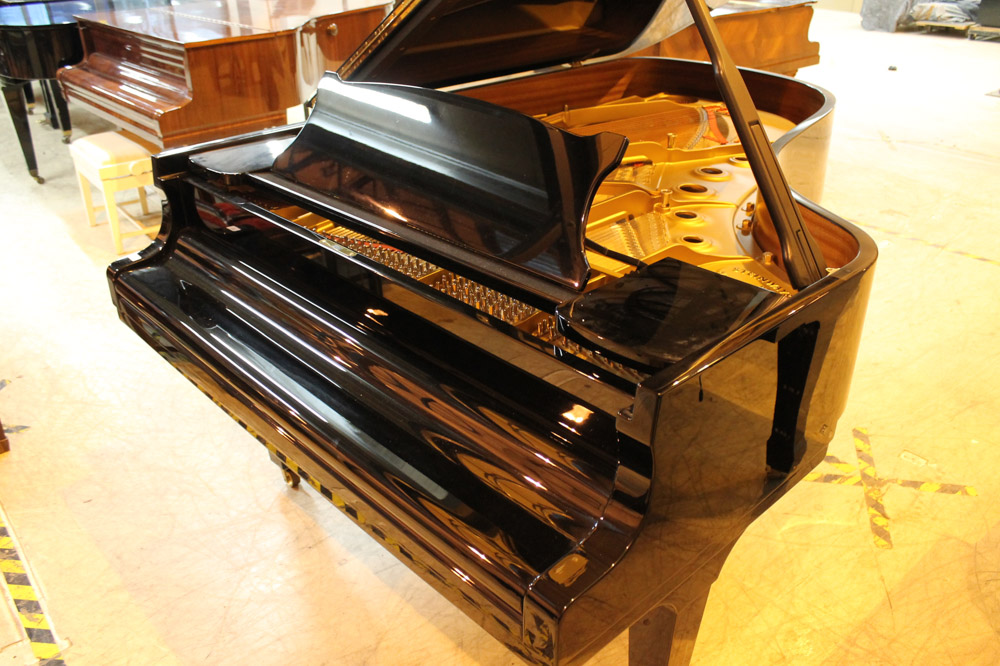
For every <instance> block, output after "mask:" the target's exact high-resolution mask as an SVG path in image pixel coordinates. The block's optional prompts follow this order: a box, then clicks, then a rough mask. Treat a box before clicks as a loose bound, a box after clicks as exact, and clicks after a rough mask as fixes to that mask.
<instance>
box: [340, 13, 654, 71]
mask: <svg viewBox="0 0 1000 666" xmlns="http://www.w3.org/2000/svg"><path fill="white" fill-rule="evenodd" d="M662 4H665V3H663V2H662V0H581V1H579V2H572V3H566V2H532V1H529V0H481V1H479V2H468V1H467V0H403V1H402V2H399V3H397V4H396V7H395V8H394V9H393V12H392V14H391V15H390V17H389V19H388V20H387V21H386V22H385V23H383V25H382V26H381V27H380V28H379V29H378V30H376V32H375V33H374V34H373V36H372V38H370V40H369V41H368V42H367V43H366V44H365V45H363V46H362V47H361V48H360V49H359V50H358V52H357V53H355V55H354V56H352V58H351V60H349V61H348V62H347V63H345V66H344V67H343V68H342V69H341V70H340V71H341V72H342V73H343V75H344V78H345V79H350V80H352V81H380V82H384V83H406V84H409V85H420V86H427V87H440V86H445V85H451V84H456V83H463V82H468V81H474V80H481V79H487V78H492V77H495V76H502V75H505V74H513V73H516V72H523V71H527V70H531V69H539V68H542V67H548V66H551V65H560V64H564V63H568V62H573V61H580V60H585V59H589V58H597V57H601V56H608V55H614V54H616V53H619V52H621V51H623V50H624V49H626V48H627V47H628V46H629V45H631V44H632V42H634V41H635V40H636V38H637V37H639V35H640V34H641V33H642V32H643V30H645V28H646V27H647V25H649V23H650V22H651V21H652V20H653V19H654V17H656V14H657V11H658V10H659V9H660V7H661V5H662ZM666 4H670V3H666Z"/></svg>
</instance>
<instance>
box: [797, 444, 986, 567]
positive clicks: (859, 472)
mask: <svg viewBox="0 0 1000 666" xmlns="http://www.w3.org/2000/svg"><path fill="white" fill-rule="evenodd" d="M853 435H854V451H855V453H856V454H857V457H858V465H857V467H855V466H854V465H851V464H850V463H845V462H844V461H842V460H840V459H839V458H837V457H836V456H827V457H826V458H825V459H824V462H825V463H827V464H829V465H831V466H833V468H834V469H836V470H837V473H836V474H824V473H822V472H816V471H813V472H810V473H809V474H807V475H806V476H805V479H804V480H805V481H814V482H816V483H830V484H834V485H841V486H858V485H860V486H862V487H863V488H864V494H865V505H866V506H867V508H868V523H869V526H870V527H871V531H872V538H873V539H874V542H875V546H876V547H877V548H884V549H889V548H892V535H891V534H890V532H889V514H888V513H887V512H886V510H885V504H884V503H883V502H882V497H883V496H884V494H885V489H886V488H887V487H888V486H890V485H897V486H902V487H903V488H912V489H914V490H919V491H920V492H925V493H940V494H943V495H966V496H969V497H976V496H977V495H978V494H979V493H978V492H977V491H976V489H975V488H974V487H972V486H963V485H959V484H955V483H936V482H931V481H915V480H913V479H894V478H891V477H885V478H883V477H880V476H879V475H878V472H877V471H876V469H875V458H874V456H873V455H872V443H871V439H869V437H868V431H867V430H865V429H864V428H855V429H854V432H853Z"/></svg>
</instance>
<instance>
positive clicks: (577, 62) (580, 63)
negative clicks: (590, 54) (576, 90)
mask: <svg viewBox="0 0 1000 666" xmlns="http://www.w3.org/2000/svg"><path fill="white" fill-rule="evenodd" d="M569 66H570V67H571V68H572V67H582V66H583V61H582V60H570V62H569Z"/></svg>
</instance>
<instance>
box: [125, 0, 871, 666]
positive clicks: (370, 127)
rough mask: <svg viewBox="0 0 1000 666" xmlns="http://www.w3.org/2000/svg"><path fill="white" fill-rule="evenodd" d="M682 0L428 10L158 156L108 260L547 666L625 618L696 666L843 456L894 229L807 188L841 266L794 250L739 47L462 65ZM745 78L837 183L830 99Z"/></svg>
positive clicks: (790, 145) (280, 432)
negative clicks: (818, 265)
mask: <svg viewBox="0 0 1000 666" xmlns="http://www.w3.org/2000/svg"><path fill="white" fill-rule="evenodd" d="M626 5H627V6H628V7H629V11H628V12H626V13H625V14H624V15H623V14H622V12H620V11H618V12H616V11H615V10H616V9H621V8H622V7H624V6H626ZM659 5H660V2H659V0H655V1H654V0H649V1H646V2H638V3H635V2H633V3H615V2H604V1H600V0H597V1H595V2H586V3H572V8H571V9H572V11H565V10H566V9H567V7H566V6H563V5H559V4H557V3H551V4H546V3H542V4H538V3H523V2H499V1H497V2H485V3H484V2H479V3H463V2H455V1H452V2H403V3H399V4H398V5H397V7H396V9H395V10H394V13H393V15H392V16H390V18H389V19H388V21H387V23H385V24H383V26H382V28H380V30H377V31H376V32H375V33H374V34H373V35H372V37H371V38H370V39H369V41H368V42H367V43H366V44H365V45H364V46H362V48H361V50H359V52H358V53H357V54H356V55H355V57H353V58H352V59H351V60H349V61H348V63H346V64H345V66H344V67H343V68H342V69H341V72H340V73H341V75H342V77H343V78H341V77H340V76H336V75H333V74H330V75H328V76H327V77H326V78H324V80H323V81H322V82H321V84H320V88H319V90H318V93H317V97H316V102H315V107H314V109H313V112H312V114H311V116H310V118H309V120H308V121H307V122H306V123H305V124H304V125H302V126H291V127H286V128H278V129H274V130H269V131H266V132H263V133H259V134H254V135H247V136H243V137H238V138H235V139H230V140H224V141H218V142H213V143H209V144H203V145H200V146H196V147H191V148H186V149H179V150H175V151H171V152H167V153H163V154H161V155H159V156H158V157H156V158H154V171H155V173H156V177H157V182H158V185H159V186H160V187H161V188H162V189H163V190H164V192H165V193H166V195H167V203H166V207H165V210H164V222H163V226H162V228H161V232H160V235H159V236H158V238H157V239H156V240H155V241H154V243H153V244H152V245H151V246H149V247H148V248H146V249H144V250H142V251H140V252H138V253H136V254H135V255H133V256H131V257H128V258H126V259H123V260H121V261H119V262H116V263H115V264H113V265H112V266H111V267H110V268H109V278H110V282H111V288H112V293H113V298H114V300H115V303H116V306H117V308H118V310H119V313H120V315H121V317H122V319H123V320H124V321H125V322H126V323H127V324H128V325H129V326H130V327H132V328H133V329H134V330H135V331H136V332H137V333H138V334H139V335H140V336H142V337H143V338H144V339H145V340H146V341H147V342H148V343H149V344H150V345H151V346H152V347H153V348H154V349H156V350H157V351H158V352H159V353H160V354H162V355H163V356H164V357H165V358H167V359H168V360H169V361H170V362H171V363H173V364H174V365H175V366H176V367H177V368H178V369H179V370H181V371H182V372H183V373H184V374H185V375H186V376H187V377H188V378H189V379H191V380H192V381H193V382H194V383H195V384H196V385H197V386H198V387H199V388H201V389H202V390H203V391H205V392H206V393H208V394H209V395H210V396H211V397H212V398H213V399H214V400H215V401H217V402H218V403H219V404H220V406H222V407H223V408H224V409H226V410H227V411H228V412H230V413H231V414H232V415H233V416H234V417H235V418H237V419H238V420H239V421H240V422H241V423H242V424H243V425H244V426H245V427H246V428H247V430H248V431H250V432H251V433H252V434H254V435H255V436H256V437H257V438H258V439H260V440H261V441H262V442H263V443H264V444H265V445H266V446H267V448H268V449H269V450H270V452H271V455H272V457H273V458H274V459H275V460H276V461H277V462H278V463H279V464H281V465H282V467H284V468H285V471H286V474H287V478H289V479H290V480H292V481H296V480H297V479H298V477H299V475H302V476H305V477H307V478H308V479H310V481H311V482H312V483H313V484H314V485H315V486H316V487H318V488H322V491H323V493H324V494H325V495H326V496H327V497H328V498H330V499H332V500H333V501H334V503H335V504H337V505H338V506H339V507H340V508H341V509H342V510H344V511H345V512H346V513H347V514H348V515H350V516H351V517H352V518H354V519H355V520H356V521H357V522H358V524H359V525H360V526H361V527H362V528H363V529H365V530H366V531H368V532H369V533H370V534H371V535H372V536H374V537H375V538H377V539H379V540H380V541H381V542H382V543H384V545H385V546H386V547H387V548H388V549H390V550H391V551H392V552H393V553H394V554H396V555H397V556H398V557H399V558H400V560H402V561H403V562H404V563H406V564H407V565H408V566H410V567H411V568H412V569H413V570H414V571H416V572H417V573H418V574H420V575H421V576H422V577H423V578H424V579H425V580H427V581H428V582H429V583H430V584H431V585H433V586H434V587H435V588H437V589H438V590H439V591H440V592H441V593H442V594H444V595H445V596H447V597H448V598H449V599H450V600H451V601H452V602H453V603H454V604H455V605H456V606H458V607H459V608H461V609H462V610H463V611H465V612H466V613H468V614H469V615H470V616H471V617H473V618H474V619H475V620H476V621H477V622H479V623H480V624H481V625H482V626H483V627H484V628H485V629H486V630H487V631H489V632H490V633H491V634H492V635H494V636H495V637H496V638H498V639H499V640H500V641H502V642H503V643H504V644H506V645H507V646H508V647H509V648H510V649H511V650H513V651H514V652H516V653H517V654H519V655H520V656H521V657H523V658H524V659H525V660H526V661H528V662H531V663H538V664H557V663H559V664H568V663H579V662H582V661H584V660H586V659H587V658H588V657H589V656H590V655H592V654H593V653H594V652H596V651H597V650H598V649H600V648H601V647H602V646H603V645H604V644H606V643H607V642H608V641H609V640H611V639H612V638H613V637H614V636H616V635H617V634H619V633H620V632H621V631H623V630H625V629H626V628H631V629H630V652H631V657H632V661H633V663H636V664H649V663H667V660H668V659H669V660H670V663H684V662H685V661H686V659H687V658H688V656H689V655H690V650H691V647H692V645H693V640H694V636H695V634H696V633H697V627H698V623H699V621H700V617H701V611H702V609H703V607H704V603H705V600H706V598H707V595H708V591H709V587H710V585H711V583H712V581H713V580H714V579H715V577H716V576H717V574H718V571H719V569H720V568H721V566H722V563H723V561H724V559H725V557H726V555H727V554H728V552H729V550H730V549H731V548H732V546H733V545H734V544H735V542H736V540H737V539H738V538H739V536H740V534H741V533H742V532H743V530H744V529H745V528H746V527H747V526H748V525H749V524H750V523H751V522H752V521H753V520H754V518H755V517H756V516H758V515H759V514H760V513H761V512H762V511H764V510H765V509H766V508H767V507H768V506H769V505H770V504H772V503H773V502H774V501H775V500H776V499H777V498H778V497H780V496H781V495H782V494H783V493H784V492H785V491H786V490H787V489H788V488H790V487H791V486H792V485H793V484H794V483H796V482H797V481H798V480H799V479H800V478H801V477H802V476H803V475H804V474H805V473H806V472H807V471H809V470H810V469H811V468H812V467H813V466H814V465H815V464H817V463H818V462H819V461H820V460H822V458H823V456H824V454H825V451H826V446H827V444H828V443H829V441H830V439H831V438H832V436H833V432H834V428H835V427H836V423H837V419H838V417H839V416H840V414H841V412H842V410H843V408H844V403H845V400H846V396H847V390H848V386H849V383H850V377H851V370H852V366H853V362H854V358H855V354H856V350H857V345H858V340H859V336H860V332H861V326H862V321H863V316H864V310H865V304H866V300H867V294H868V291H869V287H870V281H871V276H872V272H871V268H872V267H873V265H874V261H875V255H876V253H875V249H874V245H873V243H872V242H871V240H870V239H869V238H868V237H867V236H865V235H864V234H863V233H862V232H860V231H859V230H858V229H856V228H855V227H853V226H851V225H850V224H848V223H847V222H845V221H843V220H841V219H840V218H838V217H836V216H835V215H833V214H831V213H829V212H827V211H825V210H823V209H821V208H820V207H818V206H817V205H815V204H813V203H811V202H810V201H808V200H807V199H805V198H804V197H801V196H797V197H796V198H795V200H794V206H795V207H796V210H797V212H796V215H798V216H800V217H801V219H802V220H804V224H805V229H806V230H807V231H802V230H800V231H799V232H797V233H799V234H800V235H801V234H804V235H805V236H811V241H810V242H812V243H814V245H815V247H816V248H818V249H817V250H816V255H817V260H818V261H821V262H822V265H823V270H822V271H821V272H819V274H818V275H815V276H814V277H813V278H808V279H803V278H802V277H801V276H800V277H795V271H792V270H789V264H790V263H791V262H794V261H796V260H797V258H796V257H795V256H794V253H793V254H789V253H788V252H787V251H786V248H785V247H784V245H785V243H786V240H783V236H782V233H783V232H782V229H783V227H782V226H781V224H782V223H780V220H778V213H776V212H775V213H773V214H772V213H770V212H769V210H768V206H765V205H764V202H762V201H758V197H757V194H756V191H757V185H756V182H755V174H758V175H757V178H758V179H759V173H760V170H759V168H758V165H756V162H755V164H754V167H753V168H752V169H751V168H750V165H748V160H747V157H746V156H745V155H744V149H743V147H742V146H741V144H740V142H739V141H737V140H735V136H734V126H735V125H738V124H739V123H738V122H737V120H736V119H734V117H733V116H734V115H737V114H735V113H734V111H733V109H732V108H730V109H726V107H725V105H722V104H721V103H720V102H719V100H718V96H717V95H715V94H714V93H713V85H712V69H711V66H710V65H708V64H705V63H693V62H686V61H676V60H668V59H647V58H636V59H627V60H611V61H603V62H594V63H592V64H585V65H577V66H572V67H557V68H556V69H555V70H552V71H547V72H544V73H540V74H534V75H530V76H523V77H515V78H510V79H501V80H499V81H493V82H490V83H486V84H468V83H465V82H466V81H468V80H470V79H471V74H472V73H475V74H478V75H479V76H478V77H477V78H481V77H482V78H484V77H487V76H502V75H505V74H509V73H511V72H512V71H517V70H520V69H524V68H535V69H537V68H539V67H543V66H548V65H554V64H557V63H558V62H560V61H563V60H570V61H572V60H575V59H579V58H575V57H573V56H574V55H581V54H586V55H588V56H596V57H600V56H601V55H605V52H606V51H613V50H621V49H623V48H625V47H627V46H628V45H629V44H630V43H632V42H634V41H635V39H634V36H635V35H636V34H638V33H639V32H641V31H642V28H643V26H645V25H646V24H647V23H650V22H652V23H653V24H657V23H659V24H661V25H662V24H663V23H671V21H672V19H670V18H669V17H668V18H664V17H663V16H662V15H661V14H658V10H659V9H661V8H660V6H659ZM491 19H492V20H491ZM681 24H683V21H682V22H681ZM556 27H557V28H558V30H555V28H556ZM671 27H677V26H676V25H672V26H671ZM658 38H659V36H657V39H658ZM640 41H641V40H640ZM445 42H449V43H448V44H447V48H445V47H444V46H442V45H443V44H444V43H445ZM514 46H516V47H517V48H513V47H514ZM445 52H448V53H450V55H449V57H448V59H447V62H445V61H441V60H440V57H441V55H442V54H443V53H445ZM503 53H509V54H511V56H510V58H508V59H507V60H506V61H504V60H503V59H500V60H498V57H499V56H498V55H497V54H503ZM498 62H501V63H502V66H497V65H496V63H498ZM484 63H490V64H491V66H492V69H490V68H485V67H484ZM498 67H499V68H498ZM745 78H746V81H747V84H748V86H749V89H750V94H752V95H753V98H754V101H755V104H756V106H757V107H758V109H760V111H761V116H762V117H763V119H764V124H765V125H766V126H767V128H768V131H769V132H770V134H771V135H772V138H773V137H777V136H780V138H777V140H776V141H775V147H776V148H777V149H778V151H779V155H780V156H781V159H782V161H783V162H785V164H786V168H788V169H789V172H788V178H789V180H790V181H791V183H792V184H793V185H795V186H798V187H800V188H801V189H803V190H808V191H810V192H811V193H813V194H816V193H817V192H818V188H819V185H818V183H819V182H821V174H822V163H823V160H824V156H825V149H826V145H827V139H828V122H829V116H830V111H831V109H832V98H830V97H829V96H828V95H827V94H826V93H825V92H824V91H822V90H820V89H818V88H815V87H812V86H809V85H806V84H803V83H800V82H797V81H793V80H791V79H787V78H784V77H780V76H776V75H771V74H765V73H760V72H745ZM375 81H379V82H378V83H376V82H375ZM400 83H408V84H416V85H400ZM443 85H452V86H456V87H453V88H452V89H451V91H450V92H444V91H442V90H440V89H439V88H440V87H441V86H443ZM713 95H715V96H713ZM730 106H732V105H730ZM740 127H742V126H740ZM737 129H738V128H737ZM740 131H742V130H740ZM739 136H741V137H742V136H744V135H743V134H739ZM626 137H627V138H626ZM747 152H748V153H749V152H750V151H749V150H748V151H747ZM771 208H772V209H776V208H777V207H776V206H771ZM820 254H821V256H820Z"/></svg>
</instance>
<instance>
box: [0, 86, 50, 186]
mask: <svg viewBox="0 0 1000 666" xmlns="http://www.w3.org/2000/svg"><path fill="white" fill-rule="evenodd" d="M28 85H29V84H28V82H27V81H17V82H13V81H10V80H9V79H8V80H5V81H4V82H3V85H2V88H3V98H4V101H5V102H6V103H7V110H8V111H10V118H11V120H12V121H13V122H14V131H15V132H17V140H18V141H20V143H21V152H22V153H24V161H25V163H26V164H27V165H28V173H30V174H31V177H32V178H34V179H35V180H37V181H38V182H39V183H44V182H45V179H44V178H42V177H41V176H39V175H38V162H37V161H36V160H35V147H34V146H33V145H32V144H31V128H30V127H29V126H28V109H27V108H26V106H25V103H24V93H23V91H24V88H25V87H26V86H28Z"/></svg>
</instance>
